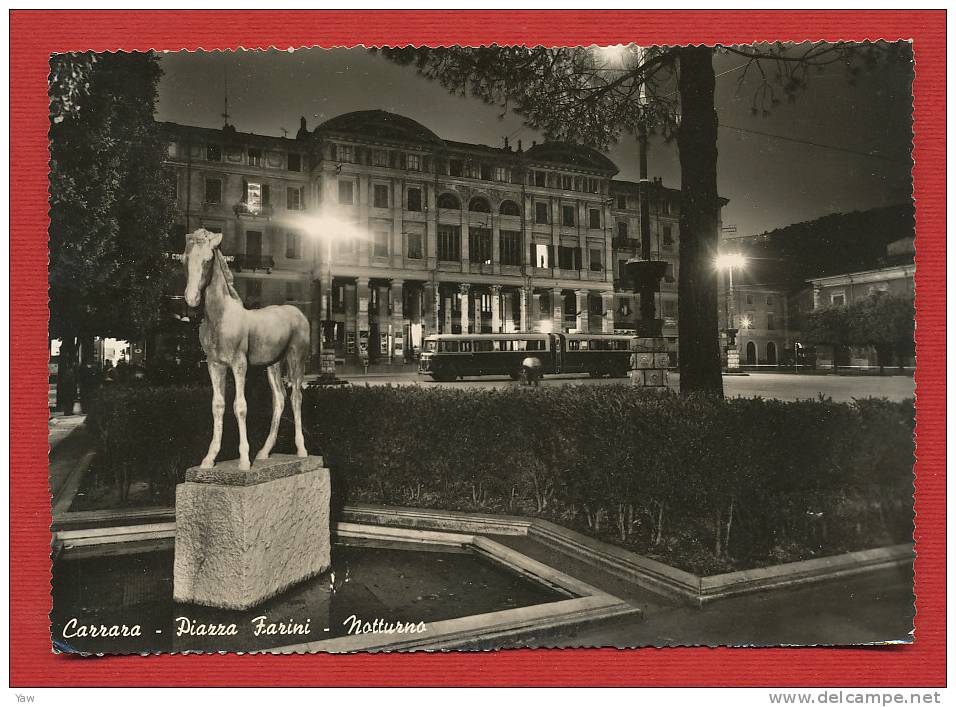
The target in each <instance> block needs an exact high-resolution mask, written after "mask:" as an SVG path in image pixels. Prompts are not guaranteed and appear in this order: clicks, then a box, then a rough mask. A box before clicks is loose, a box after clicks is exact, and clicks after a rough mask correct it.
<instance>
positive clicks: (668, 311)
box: [661, 299, 677, 317]
mask: <svg viewBox="0 0 956 707" xmlns="http://www.w3.org/2000/svg"><path fill="white" fill-rule="evenodd" d="M661 314H663V315H664V316H665V317H676V316H677V300H673V299H665V300H663V301H662V302H661Z"/></svg>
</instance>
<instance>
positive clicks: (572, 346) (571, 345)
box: [568, 341, 581, 351]
mask: <svg viewBox="0 0 956 707" xmlns="http://www.w3.org/2000/svg"><path fill="white" fill-rule="evenodd" d="M580 350H581V342H580V341H569V342H568V351H580Z"/></svg>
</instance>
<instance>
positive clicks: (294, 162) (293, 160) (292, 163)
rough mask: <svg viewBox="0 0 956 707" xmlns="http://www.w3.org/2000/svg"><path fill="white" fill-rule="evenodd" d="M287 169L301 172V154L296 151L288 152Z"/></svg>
mask: <svg viewBox="0 0 956 707" xmlns="http://www.w3.org/2000/svg"><path fill="white" fill-rule="evenodd" d="M288 165H289V171H290V172H301V171H302V155H300V154H299V153H298V152H290V153H289V161H288Z"/></svg>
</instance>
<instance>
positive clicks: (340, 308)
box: [332, 285, 345, 312]
mask: <svg viewBox="0 0 956 707" xmlns="http://www.w3.org/2000/svg"><path fill="white" fill-rule="evenodd" d="M332 311H334V312H344V311H345V286H344V285H338V286H336V287H333V288H332Z"/></svg>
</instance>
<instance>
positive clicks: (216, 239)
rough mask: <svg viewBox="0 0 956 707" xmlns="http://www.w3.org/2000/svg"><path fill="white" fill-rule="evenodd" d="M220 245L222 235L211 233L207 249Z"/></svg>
mask: <svg viewBox="0 0 956 707" xmlns="http://www.w3.org/2000/svg"><path fill="white" fill-rule="evenodd" d="M220 243H222V234H221V233H213V234H212V235H211V236H209V247H210V248H218V247H219V244H220Z"/></svg>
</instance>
